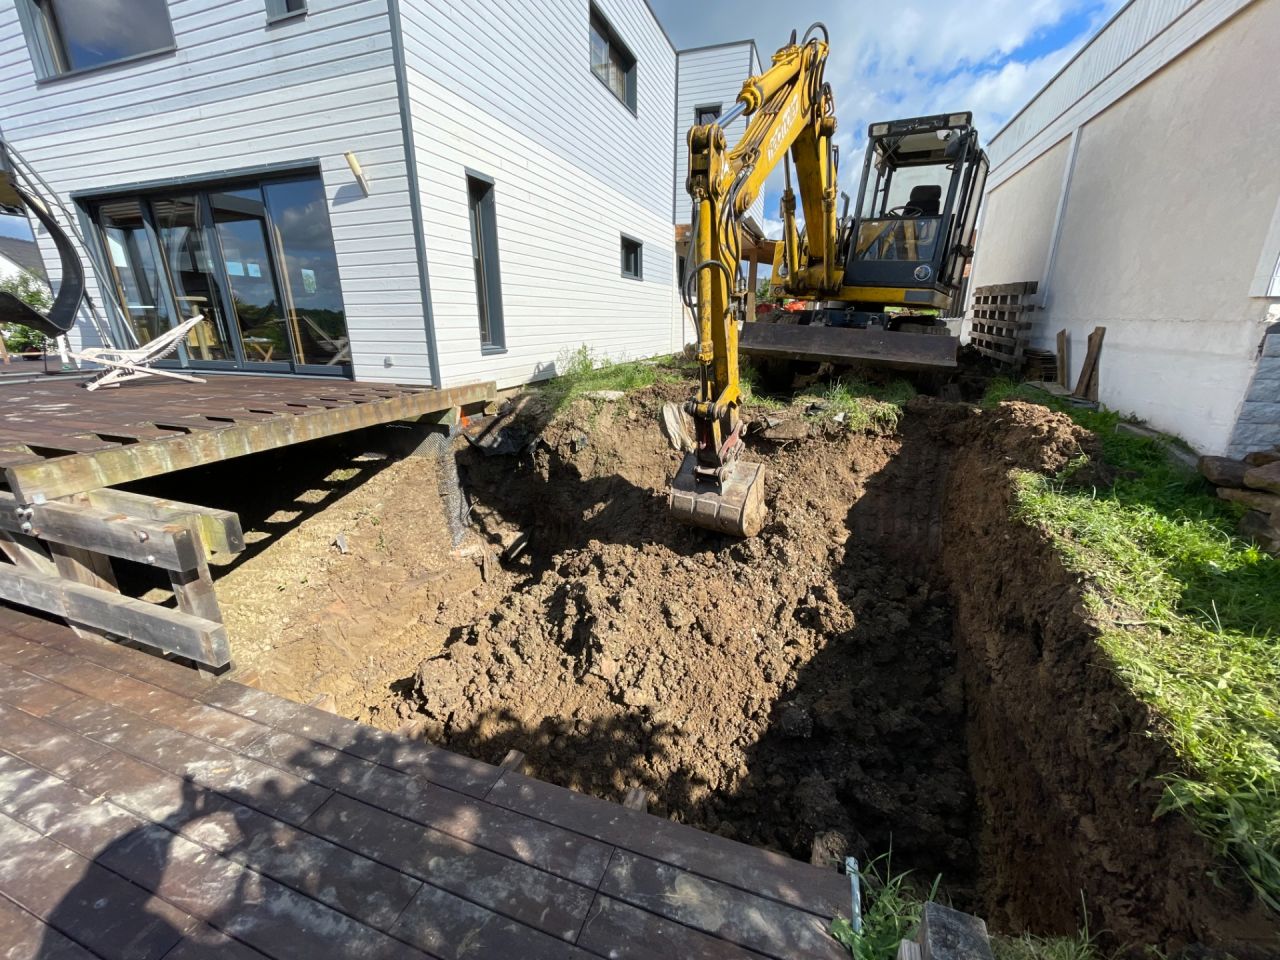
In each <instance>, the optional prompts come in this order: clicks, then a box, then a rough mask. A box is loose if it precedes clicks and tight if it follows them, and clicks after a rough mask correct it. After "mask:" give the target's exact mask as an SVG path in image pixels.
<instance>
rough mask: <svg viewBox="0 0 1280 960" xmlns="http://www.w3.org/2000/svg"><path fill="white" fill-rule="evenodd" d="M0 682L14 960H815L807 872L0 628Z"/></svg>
mask: <svg viewBox="0 0 1280 960" xmlns="http://www.w3.org/2000/svg"><path fill="white" fill-rule="evenodd" d="M0 665H2V668H0V847H3V849H4V850H5V854H6V856H5V857H4V858H0V861H3V862H0V937H6V936H7V937H8V939H9V941H10V942H13V943H16V944H17V946H16V947H13V948H11V949H10V954H12V955H13V956H15V957H19V958H31V960H34V958H36V957H39V958H40V960H87V958H88V957H91V956H96V957H125V956H129V957H143V958H151V957H154V958H155V960H160V958H161V957H164V958H165V960H205V958H213V957H217V958H219V960H263V958H267V960H283V958H286V957H290V958H292V957H297V958H303V960H327V958H329V957H333V958H335V960H336V958H338V957H342V958H344V960H345V958H357V960H359V958H375V957H376V958H401V957H403V958H405V960H410V958H415V960H416V958H424V957H435V958H441V960H453V958H458V960H461V958H463V957H468V958H469V957H508V956H511V957H521V958H525V960H543V958H548V960H549V958H572V960H591V958H601V957H609V958H619V960H641V958H655V960H656V958H659V957H662V958H666V957H671V956H679V957H682V958H684V957H688V958H696V960H728V958H730V957H733V958H747V960H761V958H769V960H790V958H792V957H801V956H803V957H825V956H830V957H836V956H839V955H840V949H839V948H838V947H837V946H836V944H835V942H834V941H833V940H831V939H830V937H829V936H828V935H827V933H826V930H827V927H828V925H829V921H830V917H831V915H832V913H834V910H835V909H838V908H839V907H840V906H841V905H842V904H839V903H835V905H834V909H829V907H828V906H824V904H831V903H833V902H834V901H835V900H836V899H838V898H837V897H836V895H835V893H834V892H833V891H834V890H835V889H836V888H837V887H841V888H843V887H844V881H843V880H842V879H841V878H839V877H837V876H836V875H835V874H833V873H829V872H826V871H821V870H818V869H817V868H814V867H811V866H809V865H807V864H802V863H798V862H796V861H790V860H787V859H786V858H783V857H779V856H777V855H775V854H770V853H766V852H764V851H759V850H755V849H753V848H750V847H745V846H743V845H741V844H736V843H732V842H730V841H727V840H724V839H722V838H718V837H711V836H708V835H706V834H702V833H700V832H699V831H696V830H693V829H691V828H689V827H683V826H680V825H677V824H671V823H669V822H667V821H664V820H661V819H659V818H656V817H652V816H649V815H647V814H644V813H641V812H639V811H635V810H629V809H626V808H624V807H621V806H619V805H616V804H608V803H605V802H604V801H600V800H595V799H593V798H588V797H583V796H582V795H579V794H574V793H572V792H571V791H568V790H563V789H561V788H559V787H553V786H551V785H549V784H544V783H539V782H538V781H535V780H531V779H530V778H528V777H523V776H521V775H520V774H518V773H516V772H514V771H511V770H506V769H504V768H502V767H494V766H492V765H489V764H480V763H477V762H475V761H470V760H467V759H466V758H463V757H457V756H456V755H454V754H450V753H449V752H448V751H444V750H440V749H439V748H436V747H431V746H429V745H426V744H422V743H419V742H416V741H412V740H408V739H406V738H404V737H400V736H397V735H394V734H388V733H385V732H381V731H375V730H372V729H371V728H368V727H362V726H361V725H359V724H355V723H353V722H352V721H348V720H344V719H342V718H340V717H335V716H333V715H331V714H326V713H323V712H322V711H314V710H311V709H310V708H305V707H300V706H299V705H297V704H291V703H288V702H287V701H283V700H280V699H279V698H276V697H272V696H271V695H270V694H266V693H263V692H261V691H256V690H251V689H249V688H245V687H241V686H240V685H239V684H236V683H234V682H232V681H229V680H217V681H207V680H202V679H199V678H197V677H196V676H195V674H194V673H193V672H192V671H188V670H184V669H183V668H181V667H179V666H178V665H176V664H173V663H168V662H165V661H164V660H162V659H160V658H156V657H151V656H148V655H146V654H142V653H140V652H138V651H136V650H130V649H127V648H124V647H121V646H119V645H115V644H111V643H107V642H103V641H100V640H95V639H87V638H81V637H77V636H75V635H74V634H72V633H71V632H70V630H69V629H68V628H66V627H64V626H61V625H56V624H52V623H50V622H49V621H46V620H43V619H41V618H38V617H34V616H31V615H29V614H24V613H20V612H18V611H14V610H10V609H6V608H0ZM440 781H445V782H440ZM97 903H106V904H109V905H110V908H111V911H110V915H109V916H105V917H104V916H101V915H100V914H99V913H98V912H97V911H96V910H94V909H91V908H92V905H93V904H97Z"/></svg>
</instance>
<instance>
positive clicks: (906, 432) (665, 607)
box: [403, 397, 1274, 957]
mask: <svg viewBox="0 0 1280 960" xmlns="http://www.w3.org/2000/svg"><path fill="white" fill-rule="evenodd" d="M660 399H661V398H660V397H659V398H650V400H647V401H646V400H641V401H637V400H634V399H633V400H632V401H630V403H631V406H630V407H628V408H626V409H625V410H622V411H620V410H617V409H611V408H608V407H606V408H605V409H604V410H601V409H600V408H599V406H598V405H597V406H594V407H590V408H588V409H585V410H584V411H582V412H581V413H580V414H579V415H578V416H577V419H576V420H575V418H574V416H570V417H568V418H561V419H560V420H559V421H558V422H557V423H555V424H553V425H550V426H543V427H541V428H540V429H537V430H534V431H531V432H530V435H529V436H528V437H525V438H522V439H521V444H517V446H521V449H520V450H519V452H517V453H513V454H508V455H505V456H485V455H484V454H483V453H481V452H479V451H477V450H475V449H470V450H466V451H464V452H463V453H462V454H461V458H460V459H461V470H462V475H463V477H464V482H465V485H466V486H467V489H468V490H469V491H470V493H471V495H472V497H473V498H474V500H475V504H476V506H475V508H474V510H473V513H474V514H475V516H476V517H477V521H478V524H479V526H480V527H481V529H483V530H486V531H487V532H488V534H489V535H490V536H491V537H493V538H494V540H495V542H498V543H501V542H510V535H511V532H512V531H514V530H518V531H519V532H520V533H521V534H523V535H524V536H526V537H527V543H528V547H527V548H526V549H525V550H524V551H523V553H522V554H521V555H520V557H519V558H517V560H515V561H514V562H513V563H512V564H511V565H510V567H511V570H512V572H513V573H514V574H515V575H516V576H517V577H518V580H517V582H516V583H514V584H513V589H512V590H511V591H510V592H509V593H508V595H506V596H505V597H503V598H501V599H500V600H499V601H498V602H497V603H496V605H495V607H494V609H493V610H492V611H491V612H489V613H488V614H487V615H485V616H482V617H480V618H478V619H477V620H476V621H474V622H472V623H469V624H467V625H464V626H460V627H458V628H456V629H455V630H453V631H452V633H451V635H450V638H449V641H448V642H447V644H446V645H445V646H444V647H443V648H442V649H441V650H440V651H439V652H438V653H436V654H434V655H432V656H429V657H427V658H426V659H425V660H424V661H423V662H422V664H421V665H420V667H419V669H418V671H417V672H416V674H415V676H414V677H412V678H406V680H405V682H404V685H403V689H404V690H405V691H406V694H407V702H408V703H411V704H412V705H413V708H414V710H415V711H416V713H415V714H414V723H415V724H416V730H417V731H418V732H419V733H420V735H423V736H426V737H428V738H430V739H432V740H433V741H437V742H440V743H443V744H445V745H448V746H451V747H453V748H455V749H458V750H460V751H462V752H465V753H468V754H471V755H475V756H479V757H482V758H485V759H489V760H493V761H496V760H498V759H500V758H501V757H502V756H503V755H504V754H505V753H506V751H507V750H509V749H518V750H521V751H523V752H524V753H525V755H526V758H527V762H528V764H529V766H530V768H531V771H530V772H532V773H533V774H534V775H536V776H539V777H542V778H545V779H548V780H552V781H554V782H557V783H561V784H563V785H566V786H571V787H574V788H577V789H581V790H585V791H587V792H590V793H593V794H596V795H599V796H603V797H606V798H609V799H614V800H621V799H622V798H623V796H624V795H625V793H626V791H627V790H628V789H631V788H634V787H641V788H642V789H643V790H644V791H645V792H646V794H647V795H648V797H649V802H650V810H651V811H652V812H655V813H658V814H660V815H663V816H668V817H672V818H675V819H679V820H682V821H684V822H687V823H690V824H692V825H695V826H698V827H701V828H703V829H707V830H712V831H715V832H718V833H720V834H723V835H725V836H729V837H731V838H734V839H737V840H741V841H744V842H748V843H753V844H760V845H765V846H769V847H772V848H775V849H780V850H783V851H785V852H786V853H788V854H790V855H792V856H795V857H799V858H802V859H809V860H812V861H813V862H817V863H829V864H835V863H839V862H841V860H842V859H843V858H844V857H845V856H846V855H854V856H857V857H858V858H859V859H860V860H861V861H862V862H863V863H865V862H867V860H868V859H871V858H875V857H877V856H881V855H885V854H889V853H890V852H891V857H892V861H891V865H892V870H893V872H898V871H900V870H904V869H905V870H909V871H911V872H912V875H913V876H914V877H915V880H916V883H917V887H918V889H927V888H928V887H929V886H930V885H931V884H932V882H933V881H934V878H940V882H941V890H942V891H943V895H944V896H946V897H947V898H948V899H950V901H951V902H952V903H954V904H955V905H956V906H959V907H961V908H963V909H966V910H971V911H973V912H976V913H979V914H982V915H983V916H985V917H986V918H987V920H988V922H989V923H990V924H991V926H992V928H993V929H994V930H998V931H1003V932H1006V933H1019V932H1022V931H1027V930H1029V931H1034V932H1036V933H1039V934H1063V935H1069V934H1072V933H1075V932H1076V931H1078V930H1079V929H1080V928H1081V927H1082V926H1083V925H1088V926H1089V927H1090V929H1092V930H1093V931H1094V932H1095V933H1097V932H1098V931H1102V933H1101V939H1102V942H1103V943H1105V944H1109V945H1112V946H1119V945H1134V944H1157V945H1159V946H1160V947H1161V948H1162V949H1166V950H1174V949H1179V948H1181V947H1183V946H1186V945H1193V944H1205V943H1211V944H1219V945H1221V944H1229V945H1230V946H1231V948H1232V949H1233V950H1234V951H1235V952H1236V955H1237V956H1242V957H1243V956H1252V955H1256V956H1265V955H1267V950H1268V949H1269V948H1268V947H1261V946H1259V944H1261V943H1271V944H1273V943H1274V939H1269V938H1273V937H1274V926H1273V925H1272V922H1271V921H1270V920H1269V919H1267V918H1266V917H1264V916H1262V915H1261V914H1260V912H1259V911H1258V909H1257V907H1256V904H1253V903H1251V898H1250V895H1249V892H1248V891H1247V889H1245V888H1244V886H1243V885H1242V884H1240V883H1239V882H1237V881H1234V880H1233V879H1232V878H1231V877H1230V875H1229V871H1226V870H1221V869H1218V868H1216V867H1215V866H1214V864H1213V860H1212V857H1211V856H1210V855H1209V853H1208V851H1207V850H1206V849H1205V847H1204V845H1203V844H1202V843H1201V841H1200V840H1199V839H1198V838H1197V837H1196V836H1195V834H1194V833H1193V832H1192V831H1191V829H1190V827H1189V826H1188V824H1187V823H1186V821H1184V820H1182V819H1180V818H1178V817H1176V816H1166V817H1163V818H1160V819H1158V820H1153V819H1152V811H1154V810H1155V808H1156V805H1157V803H1158V801H1159V797H1160V792H1161V789H1162V785H1161V782H1160V779H1159V778H1160V776H1161V774H1162V773H1165V772H1167V771H1170V770H1174V769H1177V761H1176V758H1174V757H1173V756H1172V755H1171V754H1170V753H1169V751H1168V750H1167V748H1165V747H1163V746H1162V742H1161V741H1159V740H1157V739H1154V738H1153V737H1152V736H1151V735H1150V733H1151V729H1152V724H1153V718H1152V717H1151V716H1150V715H1149V713H1148V712H1147V710H1146V709H1145V708H1144V707H1142V705H1140V704H1139V703H1137V702H1136V701H1135V700H1134V699H1133V698H1132V696H1131V695H1130V694H1129V693H1128V691H1127V690H1126V689H1124V688H1123V687H1122V685H1121V684H1120V683H1119V682H1118V681H1117V680H1116V679H1115V675H1114V673H1113V672H1112V671H1111V670H1110V669H1108V665H1107V664H1106V662H1105V658H1104V656H1103V654H1102V653H1101V651H1100V650H1099V648H1098V647H1097V644H1096V642H1095V639H1096V637H1095V633H1094V627H1093V625H1092V624H1091V622H1090V619H1089V617H1088V615H1087V613H1086V611H1085V607H1084V602H1083V601H1084V595H1083V586H1082V584H1081V583H1080V582H1079V578H1078V577H1076V576H1074V575H1072V574H1070V573H1068V572H1067V571H1066V570H1065V569H1064V568H1063V566H1062V565H1061V563H1060V561H1059V559H1058V556H1057V555H1056V553H1055V552H1054V551H1053V550H1052V548H1051V547H1050V545H1049V543H1048V541H1047V540H1046V538H1045V536H1044V535H1043V534H1042V533H1041V532H1040V531H1037V530H1034V529H1032V528H1029V527H1027V526H1024V525H1021V524H1018V523H1016V522H1014V521H1013V520H1012V518H1011V501H1012V489H1013V488H1012V482H1011V478H1010V471H1011V470H1012V469H1014V468H1025V469H1031V470H1038V471H1043V472H1052V471H1056V470H1058V469H1061V468H1062V467H1063V466H1064V465H1065V464H1066V463H1067V462H1068V461H1069V460H1070V459H1072V458H1073V457H1076V456H1078V455H1079V454H1080V453H1082V452H1085V451H1089V452H1093V453H1095V454H1096V452H1097V451H1096V449H1094V448H1093V442H1094V441H1093V438H1092V437H1091V436H1089V435H1088V434H1087V433H1085V432H1083V431H1081V430H1079V429H1078V428H1076V427H1075V426H1074V425H1073V424H1071V423H1070V421H1069V420H1067V419H1066V418H1064V417H1060V416H1058V415H1055V414H1052V413H1050V412H1048V411H1046V410H1044V409H1043V408H1039V407H1035V406H1030V405H1023V404H1011V405H1004V406H1002V407H1001V408H999V409H998V410H995V411H979V410H977V409H976V408H973V407H971V406H967V405H961V404H945V403H939V402H935V401H929V400H918V401H915V402H913V404H912V405H911V407H910V408H909V411H908V413H907V415H906V417H905V419H904V421H903V423H902V425H901V428H900V429H899V431H898V432H897V433H896V434H895V435H894V436H891V437H886V436H868V435H851V434H844V433H836V434H834V435H832V434H831V433H830V432H828V433H827V434H826V435H821V434H822V431H821V430H819V429H817V428H814V430H813V431H812V432H813V433H815V434H819V435H817V436H811V437H810V438H808V439H806V440H804V441H802V442H783V443H773V442H769V441H766V440H763V439H756V440H754V441H753V442H752V443H753V449H752V456H753V459H758V460H760V461H762V462H764V463H766V465H767V466H768V469H769V478H768V489H767V497H768V500H769V503H770V507H771V518H770V521H769V524H768V525H767V526H766V528H765V530H764V531H763V532H762V534H761V535H760V536H759V537H757V538H755V539H753V540H748V541H731V540H727V539H723V538H720V537H717V536H715V535H712V534H708V533H705V532H703V531H694V530H688V529H685V528H681V527H678V526H676V525H673V524H671V523H670V522H669V521H668V519H667V518H666V516H665V501H664V499H663V497H662V491H663V489H664V487H665V483H666V479H667V477H668V476H669V475H670V473H671V472H673V471H674V468H675V465H676V461H677V459H678V457H677V455H676V454H674V453H672V452H671V451H669V450H666V449H665V448H662V447H660V446H658V443H660V441H655V439H654V434H655V433H656V432H655V431H652V430H651V429H650V427H649V425H650V424H651V423H652V422H653V418H654V415H655V414H656V406H657V402H658V400H660ZM650 407H652V408H653V409H650ZM1218 867H1221V865H1220V864H1219V865H1218ZM882 868H883V865H882ZM1210 876H1212V877H1213V878H1214V879H1213V880H1212V881H1210V880H1208V879H1207V878H1208V877H1210Z"/></svg>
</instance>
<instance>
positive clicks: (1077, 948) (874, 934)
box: [831, 854, 1103, 960]
mask: <svg viewBox="0 0 1280 960" xmlns="http://www.w3.org/2000/svg"><path fill="white" fill-rule="evenodd" d="M858 875H859V877H860V879H861V885H862V891H863V892H862V896H863V911H862V930H861V931H855V930H854V928H853V923H852V922H851V921H849V920H847V919H846V918H844V917H836V919H835V920H833V921H832V922H831V935H832V936H833V937H835V939H836V940H837V941H838V942H839V943H840V944H841V945H842V946H843V947H844V948H845V949H846V950H848V951H849V954H850V956H852V957H854V958H856V960H894V958H895V957H896V956H897V954H898V944H899V943H900V942H901V941H902V940H909V939H912V938H914V937H915V935H916V931H917V928H918V927H919V925H920V915H921V912H922V910H923V909H924V903H925V901H927V900H933V899H935V898H936V897H937V893H938V887H939V885H940V884H941V882H942V878H941V877H937V878H936V879H935V880H934V881H933V884H932V885H931V886H930V887H929V889H928V890H927V891H926V890H921V889H920V888H919V886H918V884H916V883H915V882H914V878H913V877H912V876H911V874H910V873H909V872H908V873H896V874H895V873H894V872H893V870H892V864H891V861H890V855H889V854H885V855H884V856H881V857H877V858H876V859H875V860H873V861H871V862H870V863H868V864H867V865H866V866H865V867H862V868H861V869H860V870H859V871H858ZM991 949H992V952H993V953H994V955H995V960H1103V955H1102V953H1101V952H1100V951H1099V949H1098V947H1097V945H1096V943H1095V939H1094V936H1093V935H1092V934H1091V933H1090V932H1089V926H1088V914H1087V912H1086V914H1085V927H1084V929H1083V930H1081V931H1080V933H1078V934H1077V935H1076V936H1074V937H1037V936H1034V935H1032V934H1029V933H1024V934H1022V935H1021V936H1019V937H1008V936H1000V935H998V934H997V935H994V936H992V937H991Z"/></svg>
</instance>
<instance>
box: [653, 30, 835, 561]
mask: <svg viewBox="0 0 1280 960" xmlns="http://www.w3.org/2000/svg"><path fill="white" fill-rule="evenodd" d="M818 33H820V34H821V35H822V36H821V38H819V37H818V36H816V34H818ZM827 50H828V46H827V30H826V27H824V26H823V25H822V24H814V25H813V26H811V27H810V28H809V30H808V31H807V32H806V33H805V36H804V38H803V40H801V41H800V42H799V43H797V42H796V36H795V34H794V33H793V34H792V36H791V41H790V43H788V44H787V45H786V46H784V47H783V48H782V49H780V50H779V51H778V52H777V53H775V54H774V55H773V62H772V65H771V66H770V67H769V69H768V70H766V71H765V72H764V73H762V74H760V75H758V76H755V77H750V78H748V80H747V81H746V82H745V83H744V84H743V86H742V90H741V92H740V93H739V94H738V98H737V102H736V104H735V106H734V107H733V109H731V110H730V111H729V112H728V113H726V114H725V115H724V116H722V117H719V118H717V119H716V120H715V121H714V122H712V123H708V124H703V125H700V126H695V127H693V128H692V129H691V130H690V131H689V178H688V182H687V187H688V190H689V195H690V196H691V197H692V199H693V223H692V229H691V233H690V252H689V257H688V262H689V264H690V266H689V267H688V268H687V270H686V273H685V276H684V277H683V278H682V287H683V294H684V299H685V303H686V305H687V306H689V307H690V309H691V310H692V312H693V315H694V318H695V322H696V324H697V330H698V357H697V359H698V366H699V386H698V395H697V397H696V398H694V399H693V400H691V401H690V402H689V403H688V404H686V405H685V410H686V412H687V413H688V414H689V415H690V416H692V418H693V422H694V444H695V450H694V452H693V453H690V454H689V455H688V456H686V457H685V461H684V463H683V464H682V466H681V468H680V471H679V473H678V474H677V475H676V478H675V480H674V481H673V483H672V487H671V496H670V503H671V509H672V512H673V513H674V514H675V516H676V517H677V518H678V519H681V520H684V521H687V522H689V523H693V524H696V525H698V526H702V527H707V528H709V529H713V530H718V531H720V532H722V533H731V534H735V535H737V536H748V537H749V536H754V535H755V534H757V533H758V532H759V531H760V529H761V528H762V527H763V525H764V520H765V509H764V470H763V468H762V467H761V466H760V465H759V464H750V463H746V462H745V461H742V460H741V459H740V455H741V453H742V449H743V443H742V436H741V434H742V421H741V418H740V415H739V410H740V407H741V404H742V395H741V382H740V379H739V372H738V323H739V322H740V321H741V320H743V319H745V310H746V295H747V289H746V284H745V282H744V280H743V277H742V271H741V247H742V217H743V216H744V215H745V213H746V211H747V210H748V209H749V208H750V206H751V204H752V203H753V202H755V199H756V198H757V197H758V196H759V195H760V191H761V190H763V189H764V184H765V181H766V180H767V179H768V177H769V175H770V174H771V173H772V172H773V171H774V170H776V169H777V167H778V164H779V163H784V164H790V163H794V165H795V171H796V178H797V180H798V182H799V186H800V197H801V203H802V205H803V208H804V218H805V224H806V227H807V229H806V236H801V234H800V231H799V228H798V227H797V224H796V215H795V214H796V196H795V192H794V191H793V190H792V187H791V183H790V170H789V167H788V177H787V184H786V189H785V192H784V193H783V201H782V212H783V233H784V235H783V244H784V251H785V252H784V254H783V270H785V272H786V274H787V276H786V278H785V282H786V283H787V284H788V285H790V284H792V283H794V284H797V285H804V286H805V287H806V288H808V289H822V290H826V289H836V288H838V285H839V277H840V273H839V270H840V264H839V263H838V257H837V250H836V247H837V243H838V220H837V217H836V154H835V148H834V146H833V145H832V142H831V138H832V136H833V135H834V133H835V127H836V121H835V116H834V109H835V106H834V102H833V97H832V94H831V88H830V87H829V86H828V85H827V84H826V83H825V82H824V81H823V79H822V74H823V67H824V66H825V64H826V59H827ZM741 116H746V117H747V118H748V119H747V128H746V131H745V133H744V134H743V135H742V138H741V140H740V141H739V142H738V143H737V144H735V145H734V146H733V147H732V148H730V147H729V146H728V144H727V142H726V138H725V134H724V128H725V126H726V125H728V124H730V123H732V122H733V121H734V120H736V119H737V118H738V117H741Z"/></svg>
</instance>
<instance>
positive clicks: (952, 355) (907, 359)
mask: <svg viewBox="0 0 1280 960" xmlns="http://www.w3.org/2000/svg"><path fill="white" fill-rule="evenodd" d="M959 347H960V340H959V339H958V338H957V337H953V336H950V335H948V334H943V333H902V332H900V331H896V330H884V329H881V328H879V327H868V328H867V329H865V330H859V329H857V328H856V327H828V326H825V325H823V324H795V323H760V322H754V321H753V322H750V323H744V324H743V325H742V332H741V333H739V334H738V350H739V351H740V352H742V353H744V354H746V355H747V356H750V357H774V358H777V359H782V360H817V361H820V362H821V361H826V362H834V363H842V362H856V361H864V362H867V363H874V364H877V365H878V366H882V367H891V368H894V369H899V370H922V369H929V368H933V367H954V366H955V365H956V351H957V350H958V349H959Z"/></svg>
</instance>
